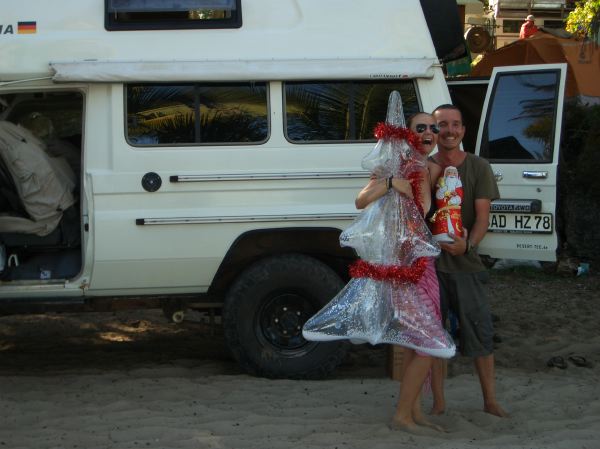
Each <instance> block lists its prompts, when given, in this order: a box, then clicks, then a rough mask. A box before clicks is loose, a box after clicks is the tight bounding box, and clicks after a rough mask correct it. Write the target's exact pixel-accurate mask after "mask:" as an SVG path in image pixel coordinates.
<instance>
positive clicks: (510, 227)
mask: <svg viewBox="0 0 600 449" xmlns="http://www.w3.org/2000/svg"><path fill="white" fill-rule="evenodd" d="M552 230H553V222H552V214H503V213H498V212H491V213H490V226H489V228H488V232H513V233H518V234H551V233H552Z"/></svg>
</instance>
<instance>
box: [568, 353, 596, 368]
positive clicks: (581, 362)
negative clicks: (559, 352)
mask: <svg viewBox="0 0 600 449" xmlns="http://www.w3.org/2000/svg"><path fill="white" fill-rule="evenodd" d="M569 361H570V362H571V363H572V364H573V365H575V366H580V367H585V368H591V366H592V364H591V363H590V362H588V361H587V360H586V359H585V357H583V356H580V355H572V356H570V357H569Z"/></svg>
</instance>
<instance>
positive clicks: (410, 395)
mask: <svg viewBox="0 0 600 449" xmlns="http://www.w3.org/2000/svg"><path fill="white" fill-rule="evenodd" d="M408 127H409V129H410V130H411V131H413V132H414V133H415V134H416V135H417V136H418V138H419V143H420V146H421V148H422V150H423V151H424V152H426V153H427V154H429V153H431V152H432V151H433V149H434V148H435V146H436V144H437V135H438V133H439V130H438V127H437V123H436V121H435V119H434V118H433V116H432V115H431V114H427V113H424V112H420V113H417V114H415V115H413V116H412V117H410V119H409V121H408ZM440 172H441V167H439V166H437V165H436V164H435V163H433V162H429V163H428V166H427V168H426V169H423V171H422V173H421V176H420V178H419V179H420V181H419V185H418V186H415V188H414V190H413V186H412V185H411V183H410V182H409V181H408V180H406V179H401V178H392V179H391V188H393V189H395V190H396V191H398V192H400V193H401V194H403V195H406V196H407V197H409V198H413V199H414V200H415V202H417V205H419V206H420V209H421V211H424V213H423V215H425V214H426V213H427V212H428V211H429V209H430V208H431V188H432V185H433V183H434V182H435V180H436V179H437V177H438V176H439V174H440ZM388 182H389V180H388V179H377V178H375V177H372V178H371V180H370V181H369V183H368V184H367V185H366V186H365V188H364V189H363V190H362V191H361V192H360V193H359V194H358V196H357V198H356V201H355V204H356V207H357V208H358V209H363V208H365V207H367V206H368V205H369V204H371V203H372V202H373V201H376V200H377V199H379V198H381V197H382V196H383V195H385V194H386V193H387V191H388V187H389V186H388ZM413 192H417V198H414V194H413ZM417 288H418V290H419V297H420V298H421V299H422V301H423V302H424V303H426V304H427V310H428V312H429V313H430V314H433V315H434V316H436V317H437V318H438V319H440V306H439V304H440V300H439V286H438V282H437V276H436V273H435V266H434V261H433V259H432V258H431V259H429V260H428V262H427V268H426V271H425V273H424V275H423V277H422V278H421V280H420V281H419V282H418V284H417ZM432 363H433V358H432V357H431V356H429V355H427V354H421V353H419V352H416V351H415V350H412V349H408V348H405V350H404V359H403V366H404V373H403V377H402V383H401V386H400V397H399V398H398V404H397V407H396V413H395V414H394V417H393V419H392V427H393V428H398V429H402V430H407V431H409V432H416V433H418V432H419V427H418V426H419V425H421V426H427V427H431V428H434V429H436V430H440V431H441V430H443V429H441V428H440V427H439V426H436V425H435V424H433V423H431V422H430V421H428V420H427V419H426V418H425V416H424V415H423V413H422V411H421V403H420V397H419V393H420V391H421V389H422V387H423V383H424V382H425V379H426V378H427V375H428V373H429V372H430V370H431V367H432Z"/></svg>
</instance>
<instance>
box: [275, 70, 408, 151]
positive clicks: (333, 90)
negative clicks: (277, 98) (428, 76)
mask: <svg viewBox="0 0 600 449" xmlns="http://www.w3.org/2000/svg"><path fill="white" fill-rule="evenodd" d="M393 90H397V91H399V92H400V95H401V96H402V102H403V105H404V114H405V116H406V117H408V116H409V115H411V114H413V113H415V112H417V110H418V108H419V105H418V100H417V94H416V90H415V85H414V83H413V82H412V81H390V82H387V81H381V82H370V81H338V82H335V81H334V82H287V83H285V88H284V96H285V124H284V126H285V133H286V136H287V139H288V140H290V141H291V142H295V143H313V142H314V143H316V142H344V141H372V140H374V137H373V129H374V128H375V125H376V124H377V123H378V122H381V121H384V120H385V116H386V112H387V102H388V97H389V95H390V92H392V91H393Z"/></svg>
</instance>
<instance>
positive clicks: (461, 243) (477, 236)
mask: <svg viewBox="0 0 600 449" xmlns="http://www.w3.org/2000/svg"><path fill="white" fill-rule="evenodd" d="M433 116H434V117H435V119H436V120H437V122H438V127H439V129H440V133H439V135H438V144H437V147H438V152H437V153H436V154H435V155H434V156H433V160H434V162H436V163H437V164H439V165H440V166H441V167H442V168H443V169H444V168H445V167H450V166H452V167H456V168H457V169H458V175H459V176H460V182H461V184H462V189H463V199H462V204H461V218H462V224H463V227H464V233H463V235H456V234H453V235H451V237H452V240H453V242H451V243H440V247H441V248H442V254H441V255H440V257H439V259H438V260H437V263H436V269H437V272H438V278H439V281H440V298H441V309H442V316H443V318H444V321H445V318H446V317H447V315H448V310H449V309H452V310H453V312H455V314H456V315H457V317H458V319H459V325H460V343H459V347H460V351H461V353H462V354H463V355H466V356H469V357H473V358H474V362H475V367H476V369H477V374H478V376H479V383H480V384H481V390H482V393H483V409H484V411H485V412H487V413H490V414H492V415H496V416H500V417H505V416H508V415H507V413H506V412H505V411H504V410H503V409H502V408H501V407H500V405H499V404H498V402H497V400H496V389H495V379H494V354H493V336H494V332H493V327H492V318H491V312H490V307H489V301H488V296H487V289H486V286H485V285H484V284H485V283H486V281H487V271H486V268H485V266H484V265H483V263H482V262H481V259H480V258H479V255H478V254H477V245H478V244H479V242H480V241H481V240H482V239H483V238H484V237H485V234H486V232H487V229H488V221H489V213H490V203H491V200H493V199H496V198H498V197H499V196H500V195H499V192H498V186H497V185H496V181H495V179H494V175H493V173H492V169H491V167H490V164H489V163H488V162H487V161H486V160H485V159H482V158H480V157H477V156H475V155H473V154H470V153H467V152H465V151H462V150H461V149H460V144H461V142H462V139H463V137H464V135H465V127H464V125H463V122H462V114H461V112H460V110H459V109H458V108H457V107H456V106H453V105H449V104H446V105H442V106H438V108H437V109H435V110H434V111H433ZM442 367H443V365H442V362H441V360H436V365H435V367H434V373H433V379H434V380H433V385H432V388H433V393H434V408H433V410H432V413H434V414H440V413H443V412H444V408H445V401H444V396H443V376H442V375H441V371H442V369H443V368H442Z"/></svg>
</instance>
